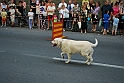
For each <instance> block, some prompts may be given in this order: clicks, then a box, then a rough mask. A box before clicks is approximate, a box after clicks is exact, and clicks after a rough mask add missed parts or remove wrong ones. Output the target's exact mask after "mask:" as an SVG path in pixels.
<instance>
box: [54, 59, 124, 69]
mask: <svg viewBox="0 0 124 83" xmlns="http://www.w3.org/2000/svg"><path fill="white" fill-rule="evenodd" d="M53 59H54V60H60V61H67V59H62V58H56V57H54V58H53ZM70 62H75V63H85V61H79V60H71V61H70ZM91 65H97V66H103V67H111V68H118V69H124V66H118V65H110V64H103V63H95V62H92V63H91Z"/></svg>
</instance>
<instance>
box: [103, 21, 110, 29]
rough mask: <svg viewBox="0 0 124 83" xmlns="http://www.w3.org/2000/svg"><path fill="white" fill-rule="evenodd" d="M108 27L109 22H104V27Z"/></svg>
mask: <svg viewBox="0 0 124 83" xmlns="http://www.w3.org/2000/svg"><path fill="white" fill-rule="evenodd" d="M108 27H109V22H104V29H106V30H107V29H108Z"/></svg>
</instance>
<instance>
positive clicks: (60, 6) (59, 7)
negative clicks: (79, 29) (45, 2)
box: [57, 0, 67, 10]
mask: <svg viewBox="0 0 124 83" xmlns="http://www.w3.org/2000/svg"><path fill="white" fill-rule="evenodd" d="M62 5H65V8H66V7H67V3H65V0H61V3H59V5H58V8H57V9H58V10H61V8H62Z"/></svg>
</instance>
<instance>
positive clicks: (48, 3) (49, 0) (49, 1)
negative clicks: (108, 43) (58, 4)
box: [46, 0, 55, 8]
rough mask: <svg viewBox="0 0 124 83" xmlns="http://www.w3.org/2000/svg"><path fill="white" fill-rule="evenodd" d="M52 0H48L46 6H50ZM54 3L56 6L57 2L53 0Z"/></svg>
mask: <svg viewBox="0 0 124 83" xmlns="http://www.w3.org/2000/svg"><path fill="white" fill-rule="evenodd" d="M51 2H52V0H48V2H47V3H46V8H47V7H48V6H50V4H51ZM52 5H53V6H55V3H53V2H52Z"/></svg>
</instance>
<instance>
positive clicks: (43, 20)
mask: <svg viewBox="0 0 124 83" xmlns="http://www.w3.org/2000/svg"><path fill="white" fill-rule="evenodd" d="M40 12H41V13H40V15H39V16H40V20H39V21H40V22H39V23H40V26H39V29H44V30H45V29H46V26H45V24H46V16H47V15H46V2H45V1H42V2H41V5H40Z"/></svg>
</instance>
